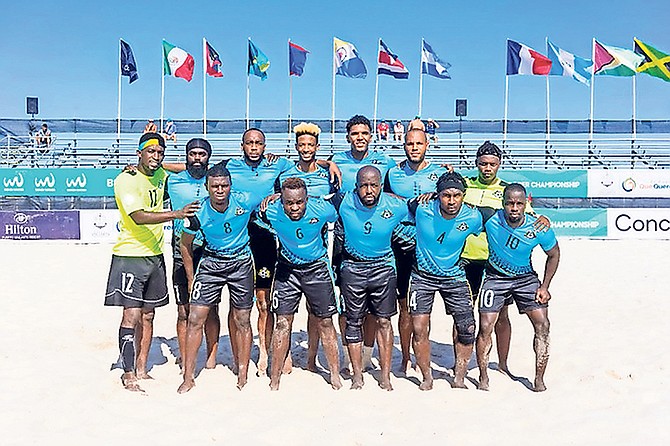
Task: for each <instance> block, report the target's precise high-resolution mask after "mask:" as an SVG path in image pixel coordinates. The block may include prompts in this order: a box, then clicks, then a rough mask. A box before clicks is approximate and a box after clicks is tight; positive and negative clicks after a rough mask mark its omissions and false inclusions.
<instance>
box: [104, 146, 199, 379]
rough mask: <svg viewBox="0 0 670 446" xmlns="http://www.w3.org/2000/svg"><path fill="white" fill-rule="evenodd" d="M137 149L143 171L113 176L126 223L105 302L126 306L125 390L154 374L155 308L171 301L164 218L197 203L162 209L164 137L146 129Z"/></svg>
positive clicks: (122, 344)
mask: <svg viewBox="0 0 670 446" xmlns="http://www.w3.org/2000/svg"><path fill="white" fill-rule="evenodd" d="M137 154H138V156H139V160H138V163H137V172H139V173H131V172H122V173H120V174H119V176H117V177H116V179H115V180H114V197H115V198H116V204H117V206H118V208H119V212H120V213H121V224H120V227H119V239H118V241H117V242H116V245H114V249H113V255H112V264H111V266H110V270H109V278H108V279H107V292H106V295H105V305H108V306H119V307H123V318H122V319H121V326H120V327H119V352H120V357H121V364H122V366H123V372H124V373H123V376H122V378H121V380H122V382H123V385H124V387H125V388H126V389H128V390H131V391H136V392H137V391H140V392H141V391H143V390H142V389H141V388H140V386H139V385H138V384H137V380H138V378H139V379H145V378H150V376H149V375H148V374H147V370H146V369H147V357H148V355H149V347H150V346H151V338H152V336H153V320H154V309H155V308H156V307H161V306H163V305H166V304H167V303H168V292H167V281H166V274H165V260H164V259H163V223H165V222H168V221H170V220H173V219H177V218H185V217H190V216H192V215H194V213H195V211H197V210H198V203H197V202H193V203H189V204H187V205H186V206H184V208H182V209H180V210H177V211H163V191H164V187H165V178H166V177H167V173H166V172H165V170H163V168H162V167H161V163H162V162H163V157H164V156H165V140H163V137H162V136H160V135H159V134H157V133H145V134H143V135H142V137H141V138H140V141H139V148H138V150H137ZM136 343H137V344H138V347H139V348H136V346H135V344H136Z"/></svg>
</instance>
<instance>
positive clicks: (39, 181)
mask: <svg viewBox="0 0 670 446" xmlns="http://www.w3.org/2000/svg"><path fill="white" fill-rule="evenodd" d="M55 184H56V179H55V178H54V174H53V173H50V174H49V175H47V176H46V177H44V178H35V187H36V188H40V189H44V188H49V189H53V187H54V185H55Z"/></svg>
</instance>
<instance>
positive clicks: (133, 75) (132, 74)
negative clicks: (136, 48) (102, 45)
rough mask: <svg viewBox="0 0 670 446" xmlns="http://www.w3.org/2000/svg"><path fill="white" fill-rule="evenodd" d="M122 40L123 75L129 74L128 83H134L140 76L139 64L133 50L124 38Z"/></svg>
mask: <svg viewBox="0 0 670 446" xmlns="http://www.w3.org/2000/svg"><path fill="white" fill-rule="evenodd" d="M119 41H120V42H121V76H128V78H129V79H128V83H129V84H132V83H133V82H135V81H136V80H137V79H138V78H139V77H140V76H139V74H137V64H136V63H135V56H133V50H132V49H131V48H130V45H128V44H127V43H126V42H124V41H123V40H119Z"/></svg>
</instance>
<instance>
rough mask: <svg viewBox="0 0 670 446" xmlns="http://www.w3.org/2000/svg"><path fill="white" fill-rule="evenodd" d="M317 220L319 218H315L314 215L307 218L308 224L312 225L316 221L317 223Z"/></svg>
mask: <svg viewBox="0 0 670 446" xmlns="http://www.w3.org/2000/svg"><path fill="white" fill-rule="evenodd" d="M318 222H319V219H318V218H316V217H312V218H310V219H309V224H310V225H314V224H316V223H318Z"/></svg>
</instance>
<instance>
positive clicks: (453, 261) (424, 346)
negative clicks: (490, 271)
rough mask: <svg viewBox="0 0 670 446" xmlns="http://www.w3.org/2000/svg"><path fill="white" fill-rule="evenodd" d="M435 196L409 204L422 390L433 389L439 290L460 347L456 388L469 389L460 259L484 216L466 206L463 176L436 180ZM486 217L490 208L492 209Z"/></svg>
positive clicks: (470, 338)
mask: <svg viewBox="0 0 670 446" xmlns="http://www.w3.org/2000/svg"><path fill="white" fill-rule="evenodd" d="M436 190H437V196H436V198H435V199H433V200H431V201H428V202H427V203H425V204H418V202H417V201H416V200H413V201H411V202H410V212H411V213H412V214H413V215H414V219H415V222H416V263H415V264H414V268H413V270H412V275H411V279H410V289H409V300H408V306H409V311H410V314H411V315H412V327H413V333H414V339H413V347H414V354H415V355H416V362H417V364H418V365H419V368H420V369H421V374H422V375H423V382H422V383H421V385H420V386H419V389H421V390H430V389H432V388H433V377H432V372H431V368H430V340H429V337H428V335H429V331H430V314H431V312H432V309H433V301H434V299H435V292H438V293H439V294H440V296H441V297H442V300H443V301H444V306H445V309H446V312H447V314H450V315H451V316H452V317H453V318H454V327H455V329H456V330H455V334H454V346H455V350H456V355H455V367H454V370H455V372H454V375H455V378H454V382H453V387H458V388H465V383H464V378H465V373H466V372H467V365H468V362H469V360H470V356H471V355H472V349H473V345H474V342H475V317H474V309H473V302H472V294H471V293H470V288H469V286H468V282H467V280H466V279H465V272H464V271H463V268H462V266H461V264H460V262H459V258H460V255H461V252H462V251H463V246H464V245H465V240H466V238H467V237H468V236H469V235H470V234H479V233H480V232H481V231H482V229H483V223H482V214H480V212H479V211H478V210H477V209H476V208H475V207H473V206H469V205H465V206H463V196H464V195H465V180H464V179H463V177H462V176H461V175H459V174H458V173H455V172H449V173H445V174H443V175H442V176H440V178H439V179H438V180H437V187H436ZM488 211H489V212H488V215H491V214H492V210H491V209H489V210H488Z"/></svg>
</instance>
